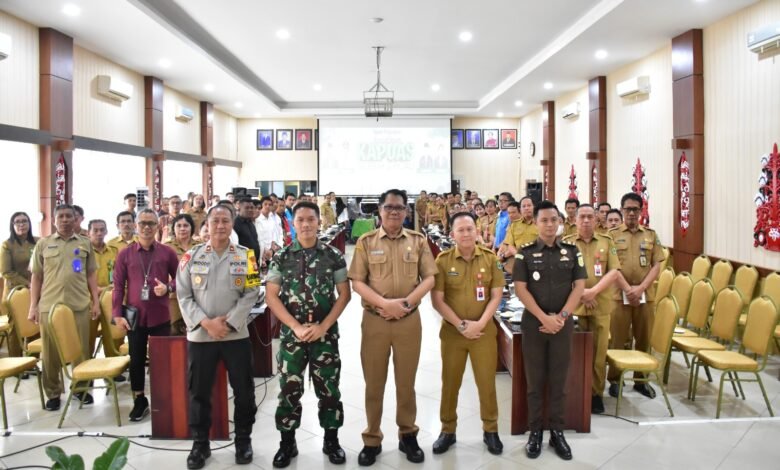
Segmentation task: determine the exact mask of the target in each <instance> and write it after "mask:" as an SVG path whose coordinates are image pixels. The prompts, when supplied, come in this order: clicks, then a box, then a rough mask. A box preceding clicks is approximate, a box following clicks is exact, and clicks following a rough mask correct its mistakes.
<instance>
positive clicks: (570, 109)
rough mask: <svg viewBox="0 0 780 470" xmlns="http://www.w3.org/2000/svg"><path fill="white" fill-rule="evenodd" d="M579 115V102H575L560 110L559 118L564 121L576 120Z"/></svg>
mask: <svg viewBox="0 0 780 470" xmlns="http://www.w3.org/2000/svg"><path fill="white" fill-rule="evenodd" d="M579 115H580V102H579V101H575V102H574V103H572V104H570V105H568V106H565V107H564V108H563V109H562V110H561V116H562V117H563V118H564V119H574V118H576V117H577V116H579Z"/></svg>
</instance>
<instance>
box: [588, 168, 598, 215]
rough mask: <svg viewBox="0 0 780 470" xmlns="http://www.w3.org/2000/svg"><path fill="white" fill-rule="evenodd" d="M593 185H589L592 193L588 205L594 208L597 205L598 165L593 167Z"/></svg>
mask: <svg viewBox="0 0 780 470" xmlns="http://www.w3.org/2000/svg"><path fill="white" fill-rule="evenodd" d="M592 178H593V184H592V185H591V186H592V187H593V191H591V195H590V203H591V204H593V205H594V206H595V205H596V204H598V203H599V167H598V165H596V164H594V165H593V175H592Z"/></svg>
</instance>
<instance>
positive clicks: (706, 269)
mask: <svg viewBox="0 0 780 470" xmlns="http://www.w3.org/2000/svg"><path fill="white" fill-rule="evenodd" d="M711 268H712V261H710V258H709V257H708V256H707V255H699V256H697V257H696V259H695V260H693V265H692V266H691V277H692V278H693V282H694V284H695V283H697V282H699V280H701V279H709V277H710V269H711Z"/></svg>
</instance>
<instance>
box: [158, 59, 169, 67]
mask: <svg viewBox="0 0 780 470" xmlns="http://www.w3.org/2000/svg"><path fill="white" fill-rule="evenodd" d="M157 65H159V66H160V67H162V68H164V69H167V68H169V67H170V66H171V61H170V59H166V58H162V59H160V60H158V61H157Z"/></svg>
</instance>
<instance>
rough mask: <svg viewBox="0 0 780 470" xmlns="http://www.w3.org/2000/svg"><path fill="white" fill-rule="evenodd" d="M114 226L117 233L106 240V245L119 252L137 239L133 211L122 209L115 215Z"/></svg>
mask: <svg viewBox="0 0 780 470" xmlns="http://www.w3.org/2000/svg"><path fill="white" fill-rule="evenodd" d="M116 228H117V229H118V230H119V235H117V236H116V237H114V238H112V239H111V240H109V241H108V245H109V246H111V247H113V248H114V249H116V251H117V252H121V251H122V250H124V249H125V248H127V247H128V246H130V245H132V244H133V243H135V242H137V241H138V237H136V236H135V213H133V212H130V211H122V212H120V213H119V214H117V216H116Z"/></svg>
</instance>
